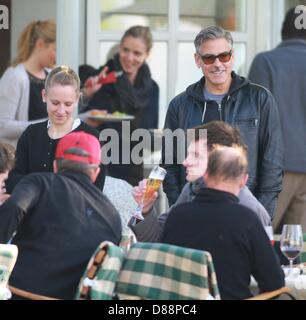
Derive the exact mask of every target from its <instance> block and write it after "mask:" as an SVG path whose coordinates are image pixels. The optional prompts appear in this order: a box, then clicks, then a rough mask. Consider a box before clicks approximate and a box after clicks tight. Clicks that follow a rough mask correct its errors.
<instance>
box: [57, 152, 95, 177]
mask: <svg viewBox="0 0 306 320" xmlns="http://www.w3.org/2000/svg"><path fill="white" fill-rule="evenodd" d="M65 153H69V154H75V155H77V156H83V157H87V156H88V152H87V151H85V150H83V149H81V148H70V149H68V150H66V151H65ZM56 164H57V169H58V171H59V172H61V171H65V170H72V171H77V172H81V173H85V174H87V175H89V173H90V170H92V169H96V168H97V167H98V165H96V164H88V163H82V162H77V161H73V160H63V159H56Z"/></svg>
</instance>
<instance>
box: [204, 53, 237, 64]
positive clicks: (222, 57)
mask: <svg viewBox="0 0 306 320" xmlns="http://www.w3.org/2000/svg"><path fill="white" fill-rule="evenodd" d="M231 56H232V52H231V51H230V52H223V53H220V54H219V55H217V56H215V55H213V54H207V55H204V56H202V57H201V58H202V61H203V62H204V63H205V64H213V63H214V62H215V61H216V59H217V58H218V59H219V61H220V62H223V63H224V62H228V61H230V59H231Z"/></svg>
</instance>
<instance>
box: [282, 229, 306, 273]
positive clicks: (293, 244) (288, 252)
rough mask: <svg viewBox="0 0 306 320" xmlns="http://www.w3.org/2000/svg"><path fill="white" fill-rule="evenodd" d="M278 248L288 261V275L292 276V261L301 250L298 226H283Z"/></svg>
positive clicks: (300, 236) (301, 244) (301, 240)
mask: <svg viewBox="0 0 306 320" xmlns="http://www.w3.org/2000/svg"><path fill="white" fill-rule="evenodd" d="M280 248H281V251H282V252H283V254H284V255H285V256H286V258H287V259H288V260H289V263H290V267H289V275H290V274H293V260H294V259H295V258H296V257H298V256H299V254H300V253H301V252H302V250H303V232H302V226H301V225H300V224H285V225H284V226H283V230H282V235H281V241H280Z"/></svg>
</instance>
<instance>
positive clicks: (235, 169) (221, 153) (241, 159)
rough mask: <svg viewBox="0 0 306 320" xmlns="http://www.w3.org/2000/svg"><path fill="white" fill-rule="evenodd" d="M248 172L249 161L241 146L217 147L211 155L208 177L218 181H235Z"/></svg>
mask: <svg viewBox="0 0 306 320" xmlns="http://www.w3.org/2000/svg"><path fill="white" fill-rule="evenodd" d="M247 170H248V161H247V157H246V154H245V152H244V149H243V148H242V147H241V146H237V145H236V146H232V147H227V146H217V147H216V148H215V149H214V150H213V151H212V152H211V153H210V155H209V158H208V164H207V171H206V173H207V175H208V176H209V177H211V178H215V179H217V180H218V181H235V180H237V179H238V178H240V177H241V176H242V175H244V174H246V173H247Z"/></svg>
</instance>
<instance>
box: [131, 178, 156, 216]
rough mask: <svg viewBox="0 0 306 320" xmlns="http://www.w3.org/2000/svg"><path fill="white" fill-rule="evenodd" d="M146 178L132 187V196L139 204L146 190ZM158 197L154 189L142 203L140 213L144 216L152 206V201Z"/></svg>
mask: <svg viewBox="0 0 306 320" xmlns="http://www.w3.org/2000/svg"><path fill="white" fill-rule="evenodd" d="M147 181H148V180H147V179H143V180H141V181H140V182H139V183H138V186H136V187H134V188H133V192H132V194H133V198H134V200H135V201H136V202H137V204H140V203H141V201H142V199H143V196H144V194H145V192H146V188H147ZM157 197H158V193H157V191H155V192H154V193H153V194H152V196H151V197H150V198H149V199H146V202H145V203H143V210H142V214H143V215H144V216H145V215H146V214H147V213H148V212H149V211H150V210H151V209H152V207H153V204H154V202H155V201H156V199H157Z"/></svg>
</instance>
